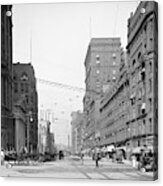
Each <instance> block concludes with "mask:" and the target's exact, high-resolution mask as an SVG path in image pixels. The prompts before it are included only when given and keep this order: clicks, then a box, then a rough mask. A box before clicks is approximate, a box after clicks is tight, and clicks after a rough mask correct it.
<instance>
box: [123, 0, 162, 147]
mask: <svg viewBox="0 0 163 186" xmlns="http://www.w3.org/2000/svg"><path fill="white" fill-rule="evenodd" d="M157 13H158V8H157V3H155V2H153V1H152V2H150V1H144V2H141V3H140V4H139V6H138V7H137V9H136V11H135V13H134V14H133V13H131V15H130V18H129V19H128V35H127V36H128V44H127V47H126V48H127V56H128V65H129V83H130V109H129V110H130V112H129V121H128V126H127V127H128V132H129V136H130V138H129V140H128V145H129V146H131V148H136V147H139V146H144V145H146V146H148V147H152V146H153V144H154V142H155V141H157V140H155V139H157V125H158V121H157V119H158V118H157V117H158V116H157V113H158V108H157V102H158V93H157V91H158V87H157V86H158V79H157V78H158V75H157V74H158V58H157V57H158V40H157V34H158V17H157Z"/></svg>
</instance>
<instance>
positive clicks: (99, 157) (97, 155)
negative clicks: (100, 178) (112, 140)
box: [95, 153, 101, 168]
mask: <svg viewBox="0 0 163 186" xmlns="http://www.w3.org/2000/svg"><path fill="white" fill-rule="evenodd" d="M100 159H101V156H100V153H96V154H95V161H96V167H97V168H98V167H99V160H100Z"/></svg>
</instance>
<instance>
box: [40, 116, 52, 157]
mask: <svg viewBox="0 0 163 186" xmlns="http://www.w3.org/2000/svg"><path fill="white" fill-rule="evenodd" d="M53 137H54V136H53ZM51 138H52V135H51V133H50V122H49V121H47V120H43V119H41V120H40V121H39V125H38V151H39V153H42V154H44V153H45V152H48V153H49V152H50V150H51V143H52V142H51ZM53 140H54V139H52V141H53Z"/></svg>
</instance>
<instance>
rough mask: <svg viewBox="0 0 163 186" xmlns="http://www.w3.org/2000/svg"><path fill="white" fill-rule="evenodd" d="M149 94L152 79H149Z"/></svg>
mask: <svg viewBox="0 0 163 186" xmlns="http://www.w3.org/2000/svg"><path fill="white" fill-rule="evenodd" d="M149 92H152V79H149Z"/></svg>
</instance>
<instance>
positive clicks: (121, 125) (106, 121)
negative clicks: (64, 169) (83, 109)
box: [98, 52, 130, 147]
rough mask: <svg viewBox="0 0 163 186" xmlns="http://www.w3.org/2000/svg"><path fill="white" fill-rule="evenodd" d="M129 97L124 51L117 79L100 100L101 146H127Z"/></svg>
mask: <svg viewBox="0 0 163 186" xmlns="http://www.w3.org/2000/svg"><path fill="white" fill-rule="evenodd" d="M129 98H130V95H129V77H128V65H127V63H126V58H125V54H124V53H123V52H122V53H121V62H120V66H119V76H118V77H117V81H116V83H115V85H114V86H113V87H112V88H111V89H110V91H109V92H107V93H106V94H105V95H104V96H103V98H102V99H101V101H100V107H99V109H100V119H99V125H98V126H99V129H98V130H99V132H100V141H99V146H101V147H108V146H112V145H114V146H115V147H120V146H121V147H122V146H125V143H126V139H127V125H126V123H127V121H128V112H129Z"/></svg>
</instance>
